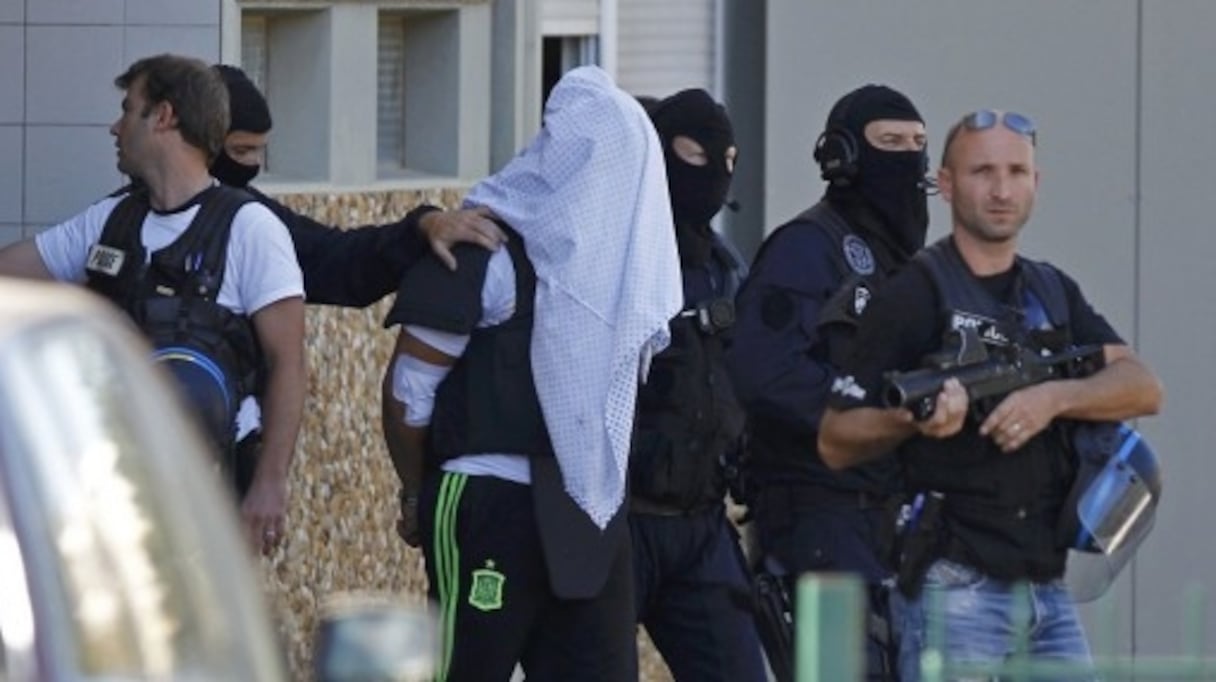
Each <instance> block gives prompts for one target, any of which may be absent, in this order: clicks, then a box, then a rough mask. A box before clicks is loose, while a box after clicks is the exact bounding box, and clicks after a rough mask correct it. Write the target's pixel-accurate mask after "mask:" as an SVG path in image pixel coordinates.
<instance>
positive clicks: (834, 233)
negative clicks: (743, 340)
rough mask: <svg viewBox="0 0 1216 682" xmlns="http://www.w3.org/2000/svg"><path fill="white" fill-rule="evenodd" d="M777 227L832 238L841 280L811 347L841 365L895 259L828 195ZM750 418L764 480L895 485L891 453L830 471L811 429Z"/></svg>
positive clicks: (881, 489)
mask: <svg viewBox="0 0 1216 682" xmlns="http://www.w3.org/2000/svg"><path fill="white" fill-rule="evenodd" d="M780 229H783V230H787V229H795V230H820V231H822V232H824V233H825V234H826V235H827V236H828V238H829V241H830V242H831V244H832V247H833V248H832V250H831V253H830V255H831V259H832V264H833V275H834V277H833V281H837V282H840V286H839V287H838V288H837V289H836V290H835V292H834V293H833V294H832V295H831V296H830V297H829V298H828V300H827V301H826V302H825V303H824V304H823V307H822V308H821V309H820V313H819V321H818V324H817V325H816V333H817V334H818V336H819V339H818V341H817V342H816V344H815V347H814V348H813V349H812V353H813V354H814V355H815V358H816V360H817V361H821V362H830V363H831V364H833V365H835V366H837V367H839V366H841V363H842V360H843V359H844V358H845V357H847V355H848V353H849V351H850V350H851V347H852V341H853V338H854V337H855V335H856V331H857V321H858V319H859V318H860V316H861V313H862V311H863V310H864V309H865V306H866V304H867V303H868V302H869V300H870V298H871V296H872V295H873V293H874V292H875V291H876V289H877V287H878V286H879V285H880V284H881V282H882V281H883V280H884V279H886V278H887V277H889V276H890V275H891V273H892V272H893V271H894V270H895V269H896V268H897V267H898V264H897V263H895V262H889V261H887V260H886V259H885V258H884V259H880V258H879V257H877V256H876V253H875V251H874V250H873V249H871V248H870V245H869V244H868V243H867V242H866V240H865V239H864V238H863V237H862V236H861V235H859V234H857V233H856V232H855V231H853V229H852V228H851V227H849V225H848V223H846V222H845V220H844V218H843V217H842V216H841V215H840V214H839V213H837V212H836V210H835V209H833V208H832V207H831V205H830V204H829V203H828V202H827V201H826V200H824V201H820V202H819V203H817V204H815V205H814V206H812V207H810V208H809V209H807V210H806V211H803V212H802V213H801V214H799V215H798V216H797V217H796V218H794V220H792V221H791V222H790V223H788V224H786V225H785V226H784V227H782V228H780ZM770 243H771V242H770ZM880 253H881V252H880ZM757 258H759V256H757ZM808 409H811V408H810V407H808ZM750 418H751V422H750V424H749V427H748V428H749V432H750V434H751V443H752V447H751V457H752V458H753V459H752V462H751V464H750V467H751V469H752V470H753V472H754V473H755V474H756V475H757V477H758V478H759V479H760V483H761V485H762V486H763V485H766V484H769V483H773V482H778V483H803V484H813V485H816V486H823V487H827V488H833V489H837V490H842V491H846V492H852V491H864V492H867V493H871V494H874V495H879V496H881V495H885V494H888V493H891V492H894V490H895V488H896V485H897V471H898V467H897V466H896V465H895V463H893V462H892V461H890V458H880V459H877V460H873V461H871V462H867V463H866V464H863V465H861V466H857V467H852V468H850V469H847V470H844V471H833V470H831V469H829V468H828V467H827V465H826V464H824V463H823V460H822V459H821V458H820V456H819V451H818V448H817V447H816V444H815V439H816V434H815V433H814V432H804V431H801V430H794V429H791V428H790V427H789V425H788V424H786V423H785V422H782V421H777V420H773V419H769V418H766V417H765V416H764V415H757V414H752V415H750Z"/></svg>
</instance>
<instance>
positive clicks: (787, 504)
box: [760, 483, 889, 510]
mask: <svg viewBox="0 0 1216 682" xmlns="http://www.w3.org/2000/svg"><path fill="white" fill-rule="evenodd" d="M760 496H761V497H762V498H767V499H768V500H771V501H772V502H773V503H775V504H776V505H779V506H781V507H784V508H786V509H797V508H800V507H803V508H806V507H823V506H834V507H849V508H852V509H863V510H865V509H881V508H882V507H883V505H885V504H886V503H887V500H888V499H889V496H888V495H880V494H878V493H874V492H871V491H867V490H846V489H844V488H833V487H831V486H826V485H819V484H816V483H774V484H768V485H765V486H764V488H763V490H762V491H761V493H760Z"/></svg>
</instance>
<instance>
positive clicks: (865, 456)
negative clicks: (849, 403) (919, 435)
mask: <svg viewBox="0 0 1216 682" xmlns="http://www.w3.org/2000/svg"><path fill="white" fill-rule="evenodd" d="M914 433H916V427H915V426H914V425H913V423H912V421H911V419H910V415H909V414H908V412H907V411H906V410H896V409H879V408H876V407H858V408H855V409H852V410H833V409H830V408H829V409H828V410H827V411H825V412H824V414H823V420H822V421H821V422H820V424H819V455H820V457H822V458H823V461H824V463H825V464H827V465H828V466H829V467H831V468H832V469H846V468H848V467H852V466H856V465H858V464H863V463H865V462H868V461H870V460H872V459H877V458H878V457H880V456H882V455H885V454H887V453H889V452H891V451H892V450H894V449H895V447H896V446H897V445H899V444H900V443H902V442H903V441H904V440H906V439H907V438H908V437H910V436H911V435H912V434H914Z"/></svg>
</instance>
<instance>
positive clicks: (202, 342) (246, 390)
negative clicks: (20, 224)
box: [86, 185, 262, 464]
mask: <svg viewBox="0 0 1216 682" xmlns="http://www.w3.org/2000/svg"><path fill="white" fill-rule="evenodd" d="M249 201H251V198H250V197H249V195H247V194H245V193H244V192H242V191H240V190H236V189H232V188H230V187H224V186H222V185H221V186H215V187H212V188H210V189H207V190H205V191H204V192H203V193H202V194H201V195H200V196H199V209H198V213H197V214H196V215H195V217H194V219H193V220H192V221H191V222H190V225H189V226H188V227H187V228H186V230H185V231H184V232H182V234H181V235H179V236H178V237H177V239H175V240H174V241H173V242H172V243H171V244H169V245H168V246H166V247H164V248H163V249H160V250H158V251H155V252H153V253H152V255H151V257H150V258H149V257H148V256H147V254H146V251H145V249H144V246H143V241H142V239H141V234H142V228H143V223H144V218H145V217H146V216H147V214H148V211H149V210H150V206H149V203H148V195H147V191H146V189H137V190H135V191H133V192H131V193H130V194H127V195H126V196H125V197H124V198H123V199H122V200H120V201H119V202H118V204H116V205H115V206H114V209H113V211H112V212H111V213H110V215H109V217H108V218H107V220H106V224H105V226H104V227H103V228H102V231H101V237H100V239H99V240H98V243H97V244H96V245H94V246H93V248H92V250H91V251H90V253H89V258H88V261H87V263H86V272H87V275H88V280H87V285H88V287H89V288H90V289H92V290H93V291H96V292H97V293H99V294H101V295H102V296H105V297H106V298H108V299H110V300H111V301H113V302H114V303H115V304H117V305H118V306H119V307H120V308H122V309H123V310H125V311H126V312H127V314H128V315H130V316H131V318H132V319H133V320H134V321H135V324H136V326H138V327H139V328H140V329H141V330H142V331H143V332H144V334H145V335H146V336H147V338H148V340H149V341H150V342H151V344H152V347H153V349H154V357H156V358H157V359H158V360H161V361H163V362H164V363H165V365H166V367H167V368H168V369H169V370H170V372H171V373H172V374H174V375H175V376H176V377H177V378H178V379H179V380H180V381H179V383H180V385H181V387H182V388H183V389H184V393H185V397H186V399H187V402H188V403H192V404H191V405H190V406H191V407H192V408H194V411H195V413H196V416H198V417H200V418H201V420H202V422H203V426H204V428H205V431H206V433H207V435H209V436H210V438H211V440H212V442H213V444H214V445H215V447H216V451H217V452H218V453H220V455H221V457H222V458H223V461H224V462H225V463H226V464H231V462H229V461H228V460H229V458H230V456H231V453H232V450H233V440H234V438H235V435H236V434H235V429H236V423H235V417H236V413H237V410H238V409H239V407H240V404H241V401H242V400H243V399H244V398H245V397H247V396H249V395H253V394H256V393H258V392H259V391H260V376H259V371H260V368H261V367H262V357H261V348H260V346H259V345H258V343H257V336H256V335H255V333H254V329H253V325H252V323H251V321H250V319H249V317H247V316H245V315H239V314H236V313H233V312H232V311H231V310H228V309H227V308H225V307H223V306H221V305H220V304H219V303H217V302H216V297H217V296H218V295H219V291H220V286H221V285H222V284H223V280H224V267H225V264H226V262H227V252H228V238H229V235H230V234H231V231H232V220H233V217H234V216H235V215H236V212H237V211H238V210H239V209H240V208H241V206H243V205H244V204H245V203H247V202H249Z"/></svg>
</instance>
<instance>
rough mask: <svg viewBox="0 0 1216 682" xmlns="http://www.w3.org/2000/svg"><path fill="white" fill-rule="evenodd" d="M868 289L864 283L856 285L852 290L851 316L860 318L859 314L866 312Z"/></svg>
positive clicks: (868, 300) (869, 294)
mask: <svg viewBox="0 0 1216 682" xmlns="http://www.w3.org/2000/svg"><path fill="white" fill-rule="evenodd" d="M872 295H873V294H871V293H870V288H869V287H867V286H866V285H865V283H864V282H862V283H860V284H858V285H857V288H855V289H853V316H854V317H861V314H862V313H863V312H865V310H866V304H867V303H869V302H870V297H871V296H872Z"/></svg>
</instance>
